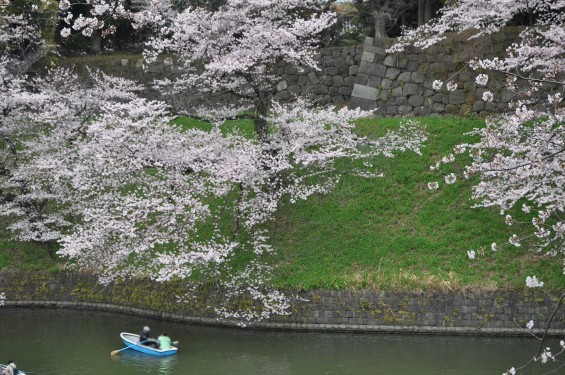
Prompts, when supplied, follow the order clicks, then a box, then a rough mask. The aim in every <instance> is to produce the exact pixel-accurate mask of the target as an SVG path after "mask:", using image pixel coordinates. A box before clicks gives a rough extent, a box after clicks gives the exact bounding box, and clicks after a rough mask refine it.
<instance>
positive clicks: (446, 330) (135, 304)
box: [0, 273, 565, 336]
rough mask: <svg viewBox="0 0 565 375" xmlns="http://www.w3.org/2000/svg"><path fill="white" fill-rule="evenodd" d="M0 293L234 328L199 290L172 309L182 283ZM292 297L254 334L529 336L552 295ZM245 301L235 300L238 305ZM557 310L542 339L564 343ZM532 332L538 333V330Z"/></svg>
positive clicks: (21, 286) (41, 286) (2, 278)
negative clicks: (266, 330) (285, 311)
mask: <svg viewBox="0 0 565 375" xmlns="http://www.w3.org/2000/svg"><path fill="white" fill-rule="evenodd" d="M0 291H3V292H5V294H6V297H7V301H6V306H8V307H60V308H87V309H97V310H106V311H114V312H120V313H128V314H136V315H142V316H148V317H154V318H163V319H169V320H175V321H184V322H191V323H200V324H211V325H225V326H237V325H240V324H241V322H239V321H237V320H228V319H219V318H218V317H217V316H215V315H214V313H213V312H212V310H211V309H210V308H209V307H210V306H212V307H213V306H214V305H215V304H217V303H219V301H221V300H222V298H223V297H222V293H221V291H218V290H215V289H213V288H205V287H203V288H201V289H199V290H198V291H196V293H195V296H194V297H195V299H194V301H190V302H186V303H177V298H176V296H177V295H180V294H183V293H184V292H186V289H185V287H184V286H183V284H182V283H167V284H157V283H153V282H151V281H149V280H146V279H138V280H131V281H128V282H121V283H116V284H113V285H109V286H102V285H99V284H96V282H95V278H94V277H93V276H92V275H87V274H77V273H59V274H32V275H28V274H23V273H1V274H0ZM289 294H292V295H294V294H296V295H297V296H298V297H300V298H299V299H296V300H294V301H293V303H292V306H291V308H290V312H291V314H290V315H288V316H276V317H272V318H271V319H269V320H267V321H263V322H258V323H254V324H253V326H254V327H258V328H269V329H284V330H291V329H292V330H324V331H359V332H398V333H433V334H473V335H529V333H528V331H527V330H526V329H524V327H525V325H526V323H527V322H528V321H529V320H534V322H535V326H536V327H538V328H544V327H545V324H546V321H547V319H548V318H549V316H551V314H552V312H553V311H554V310H555V308H556V307H557V302H558V297H559V296H558V294H556V293H551V292H545V291H540V290H538V291H533V290H526V291H524V292H497V293H467V294H462V293H449V294H439V293H417V294H411V293H392V292H378V291H356V292H352V291H308V292H299V293H289ZM248 302H249V301H244V300H242V301H241V303H243V304H245V303H248ZM564 330H565V309H564V308H563V306H561V307H560V308H559V309H558V311H557V313H556V314H555V317H554V319H553V322H552V324H551V327H550V330H549V333H550V334H551V335H553V336H563V334H564ZM536 332H538V333H539V332H540V331H539V329H538V330H537V331H536Z"/></svg>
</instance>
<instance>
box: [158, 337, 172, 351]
mask: <svg viewBox="0 0 565 375" xmlns="http://www.w3.org/2000/svg"><path fill="white" fill-rule="evenodd" d="M157 341H159V349H170V348H171V338H170V337H169V336H167V334H166V333H161V336H159V337H157Z"/></svg>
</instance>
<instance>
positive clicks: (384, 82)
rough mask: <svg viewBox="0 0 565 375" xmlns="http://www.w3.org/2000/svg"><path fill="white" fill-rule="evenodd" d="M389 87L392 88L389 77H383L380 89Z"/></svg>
mask: <svg viewBox="0 0 565 375" xmlns="http://www.w3.org/2000/svg"><path fill="white" fill-rule="evenodd" d="M390 88H392V81H391V80H390V79H387V78H384V79H383V80H382V81H381V89H382V90H388V89H390Z"/></svg>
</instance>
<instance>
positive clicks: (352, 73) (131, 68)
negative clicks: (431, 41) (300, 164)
mask: <svg viewBox="0 0 565 375" xmlns="http://www.w3.org/2000/svg"><path fill="white" fill-rule="evenodd" d="M520 31H521V29H520V28H516V27H514V28H511V27H509V28H505V29H504V30H503V31H500V32H498V33H496V34H493V35H491V36H486V37H481V38H477V39H473V40H472V41H468V40H467V38H468V36H469V35H451V36H449V37H448V39H447V40H445V41H443V42H441V43H439V44H437V45H435V46H432V47H430V48H429V49H427V50H419V49H416V48H412V47H410V48H407V50H406V51H405V52H403V53H400V54H388V53H387V52H386V49H387V48H388V47H390V46H391V45H392V44H393V42H394V40H393V39H386V40H375V39H373V38H370V37H367V38H366V39H365V42H364V44H363V45H360V46H350V47H331V48H322V49H320V50H319V53H318V54H316V56H315V60H316V61H317V63H318V65H319V67H320V70H306V71H302V72H299V71H298V70H297V69H296V68H295V67H294V66H292V65H289V64H287V63H284V62H281V63H279V64H278V66H276V67H275V73H276V74H277V75H280V76H281V80H280V81H279V82H278V84H277V85H275V87H273V93H274V98H275V99H276V100H279V101H282V102H287V101H291V100H293V99H294V98H296V97H304V96H306V97H308V98H310V99H311V100H312V101H313V102H315V103H318V104H341V103H346V102H348V103H349V107H350V108H357V107H361V108H362V109H364V110H369V111H373V112H374V113H375V114H376V115H381V116H422V115H430V114H454V115H477V116H481V117H484V116H486V115H488V114H491V113H499V112H504V111H508V110H509V107H508V101H509V100H510V99H511V98H513V96H514V95H515V92H513V91H511V90H508V89H506V88H505V87H504V84H503V81H504V77H503V76H502V75H498V76H497V75H494V76H492V77H491V79H490V81H489V83H488V84H487V85H486V87H479V86H477V84H476V83H475V77H476V75H477V74H478V73H479V72H476V71H472V70H471V69H469V68H468V67H466V62H467V61H469V60H470V59H472V58H473V57H479V58H481V57H492V56H504V55H505V50H506V48H507V47H508V46H509V45H510V44H512V43H513V42H515V41H516V40H517V37H518V34H519V32H520ZM61 64H62V65H63V66H69V65H76V66H78V69H79V70H84V66H85V65H88V66H90V67H91V68H93V69H101V70H102V71H104V72H106V73H109V74H113V75H117V76H122V77H126V78H130V79H134V80H138V81H141V82H142V83H145V84H149V83H151V82H152V80H154V79H159V78H169V79H174V77H175V76H176V75H178V74H179V73H181V70H180V69H181V68H180V66H179V65H178V64H177V62H176V59H175V57H174V56H163V57H161V58H160V59H159V60H158V61H157V63H155V64H152V65H150V66H149V67H148V69H146V70H144V69H142V66H143V60H142V57H141V55H123V54H122V55H103V56H86V57H78V58H67V59H62V60H61ZM436 79H439V80H442V81H444V82H447V81H453V82H455V83H457V89H456V90H455V91H452V92H447V90H445V89H443V90H440V91H435V90H433V89H432V83H433V81H434V80H436ZM556 89H557V88H556V87H554V86H551V85H544V86H543V88H542V90H541V91H540V93H539V94H540V95H541V96H544V95H547V93H548V92H552V91H554V90H556ZM487 90H488V91H491V92H492V93H493V94H494V100H493V101H492V102H485V101H483V100H482V95H483V93H484V92H485V91H487ZM146 94H147V95H148V96H149V97H151V98H155V97H157V95H158V94H157V92H155V91H151V90H147V93H146ZM164 99H165V100H167V101H168V102H169V103H170V104H172V105H173V106H174V107H176V108H178V109H180V110H185V109H187V108H189V107H190V108H192V107H193V106H195V105H196V106H198V105H202V104H207V105H210V103H229V102H230V101H231V100H232V99H233V98H232V97H231V96H230V95H215V96H214V97H210V96H209V95H202V94H200V93H197V92H188V91H187V92H184V93H182V94H175V95H173V96H168V97H165V98H164Z"/></svg>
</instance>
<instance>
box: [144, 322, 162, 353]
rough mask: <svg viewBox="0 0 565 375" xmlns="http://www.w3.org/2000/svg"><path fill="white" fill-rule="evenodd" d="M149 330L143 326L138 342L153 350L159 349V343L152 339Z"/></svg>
mask: <svg viewBox="0 0 565 375" xmlns="http://www.w3.org/2000/svg"><path fill="white" fill-rule="evenodd" d="M149 332H151V329H149V327H147V326H145V327H143V330H142V331H141V334H140V335H139V342H141V343H143V345H147V346H152V347H154V348H155V349H159V341H157V340H155V339H152V338H151V335H150V333H149Z"/></svg>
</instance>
